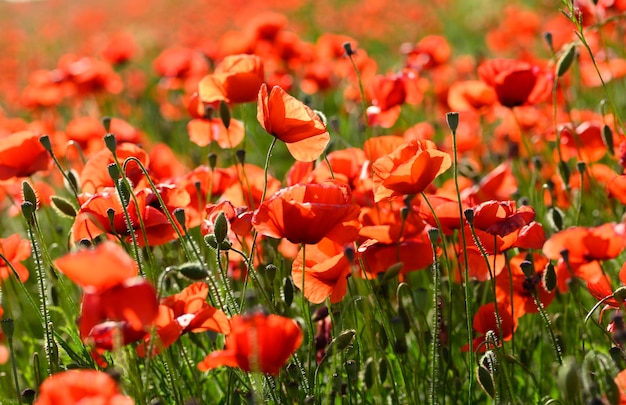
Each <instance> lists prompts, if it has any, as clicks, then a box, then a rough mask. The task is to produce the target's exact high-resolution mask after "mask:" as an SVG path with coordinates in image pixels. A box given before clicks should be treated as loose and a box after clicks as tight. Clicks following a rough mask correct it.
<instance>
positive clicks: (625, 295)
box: [613, 286, 626, 302]
mask: <svg viewBox="0 0 626 405" xmlns="http://www.w3.org/2000/svg"><path fill="white" fill-rule="evenodd" d="M613 298H615V299H616V300H618V301H620V302H624V301H626V287H624V286H622V287H620V288H618V289H617V290H615V291H613Z"/></svg>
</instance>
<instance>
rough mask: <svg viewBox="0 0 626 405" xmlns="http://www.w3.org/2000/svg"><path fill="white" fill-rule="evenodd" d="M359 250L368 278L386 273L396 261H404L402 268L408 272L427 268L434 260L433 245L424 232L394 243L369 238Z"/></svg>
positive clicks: (402, 270) (404, 271) (404, 272)
mask: <svg viewBox="0 0 626 405" xmlns="http://www.w3.org/2000/svg"><path fill="white" fill-rule="evenodd" d="M357 251H358V253H359V254H360V255H361V258H362V260H363V264H364V266H365V268H364V270H365V273H366V275H367V277H368V278H375V277H376V275H377V274H379V273H384V272H385V271H387V270H388V269H389V268H390V267H391V266H393V265H395V264H396V263H402V268H401V269H400V270H401V272H402V273H403V274H406V273H408V272H410V271H415V270H422V269H425V268H427V267H428V266H430V265H431V264H432V263H433V260H434V254H433V248H432V245H431V243H430V241H429V240H428V237H427V236H426V234H425V233H424V232H423V233H422V234H420V235H419V236H416V237H413V238H411V239H406V240H403V241H401V242H397V243H392V244H388V243H381V242H378V241H377V240H376V239H368V240H366V241H365V242H363V243H362V244H361V245H360V246H359V248H358V250H357ZM437 253H439V252H437Z"/></svg>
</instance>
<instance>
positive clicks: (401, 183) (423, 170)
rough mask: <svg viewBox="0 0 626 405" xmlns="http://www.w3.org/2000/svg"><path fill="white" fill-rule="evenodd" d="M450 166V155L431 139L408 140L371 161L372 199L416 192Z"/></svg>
mask: <svg viewBox="0 0 626 405" xmlns="http://www.w3.org/2000/svg"><path fill="white" fill-rule="evenodd" d="M450 166H452V160H451V158H450V155H449V154H448V153H445V152H442V151H440V150H438V149H437V148H436V146H435V144H434V143H433V142H431V141H426V140H421V141H420V140H411V141H409V142H408V143H405V144H403V145H401V146H400V147H399V148H397V149H396V150H394V151H393V152H392V153H391V154H389V155H386V156H382V157H380V158H379V159H377V160H376V161H375V162H374V163H373V164H372V172H373V175H374V177H373V181H374V201H375V202H379V201H382V200H384V199H389V198H391V197H395V196H402V195H409V194H419V193H421V192H422V191H424V190H426V187H428V186H429V185H430V184H431V183H432V181H433V180H434V179H435V178H436V177H437V176H439V175H440V174H441V173H443V172H445V171H446V170H448V169H449V168H450Z"/></svg>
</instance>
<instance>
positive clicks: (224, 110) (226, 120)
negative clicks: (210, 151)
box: [220, 100, 230, 129]
mask: <svg viewBox="0 0 626 405" xmlns="http://www.w3.org/2000/svg"><path fill="white" fill-rule="evenodd" d="M220 118H221V119H222V123H223V124H224V127H226V129H228V127H230V108H229V107H228V104H227V103H226V102H224V100H221V101H220Z"/></svg>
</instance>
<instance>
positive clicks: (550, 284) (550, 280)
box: [542, 263, 556, 292]
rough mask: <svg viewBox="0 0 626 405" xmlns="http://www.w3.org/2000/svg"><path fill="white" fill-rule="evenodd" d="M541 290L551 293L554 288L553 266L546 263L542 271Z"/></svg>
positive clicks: (554, 275)
mask: <svg viewBox="0 0 626 405" xmlns="http://www.w3.org/2000/svg"><path fill="white" fill-rule="evenodd" d="M542 281H543V288H544V289H545V290H546V291H548V292H551V291H553V290H554V288H555V287H556V271H555V269H554V265H553V264H552V263H548V265H547V266H546V269H545V270H544V271H543V277H542Z"/></svg>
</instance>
